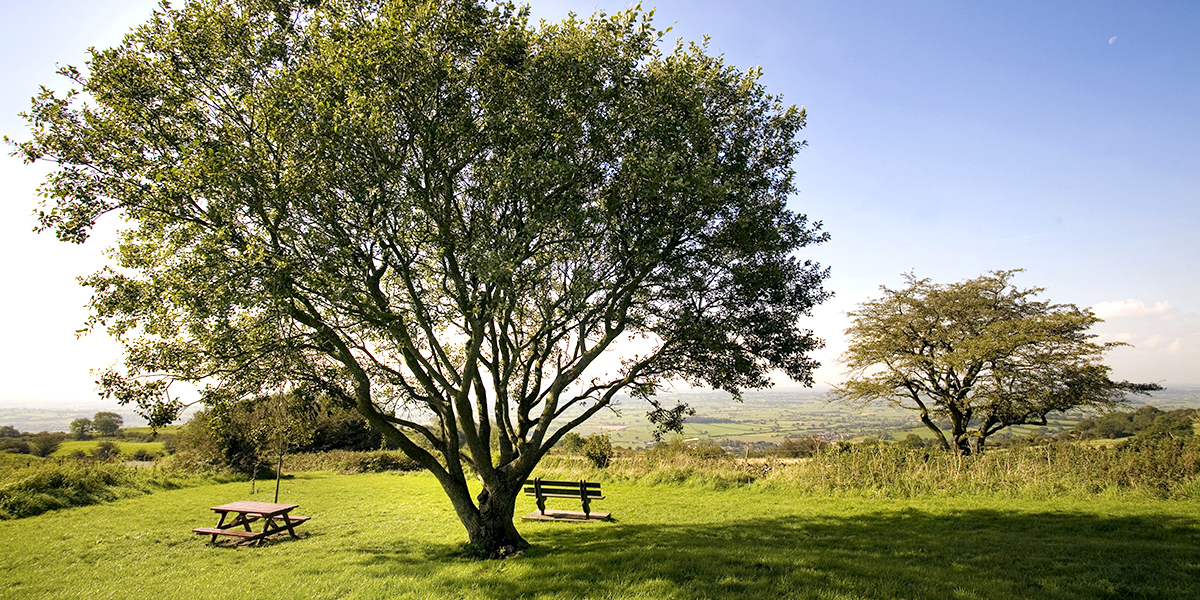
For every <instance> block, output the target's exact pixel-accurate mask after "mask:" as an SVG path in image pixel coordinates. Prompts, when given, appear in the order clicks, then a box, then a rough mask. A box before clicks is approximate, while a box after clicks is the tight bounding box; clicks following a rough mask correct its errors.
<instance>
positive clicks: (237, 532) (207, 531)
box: [192, 527, 262, 538]
mask: <svg viewBox="0 0 1200 600" xmlns="http://www.w3.org/2000/svg"><path fill="white" fill-rule="evenodd" d="M192 531H193V532H195V533H200V534H204V535H232V536H236V537H243V538H252V537H258V536H260V535H262V534H261V533H256V532H253V531H243V530H241V529H217V528H216V527H197V528H195V529H193V530H192Z"/></svg>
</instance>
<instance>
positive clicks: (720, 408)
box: [578, 386, 1200, 447]
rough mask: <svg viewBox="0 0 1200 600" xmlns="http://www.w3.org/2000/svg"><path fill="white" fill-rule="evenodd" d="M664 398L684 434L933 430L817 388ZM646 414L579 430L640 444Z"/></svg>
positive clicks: (623, 410)
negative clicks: (833, 398) (678, 414)
mask: <svg viewBox="0 0 1200 600" xmlns="http://www.w3.org/2000/svg"><path fill="white" fill-rule="evenodd" d="M661 399H662V400H663V402H664V404H671V403H673V401H674V400H675V399H681V400H683V401H685V402H687V403H688V404H690V405H691V406H692V407H693V408H695V409H696V415H695V416H694V417H691V418H690V419H689V420H688V423H687V424H686V425H684V430H683V436H684V437H685V438H707V439H711V440H713V441H716V442H721V441H725V440H730V441H738V442H774V443H779V442H781V441H783V440H784V439H785V438H788V437H802V436H808V435H817V436H825V437H831V438H838V439H846V440H853V439H859V438H863V437H868V436H869V437H876V438H886V439H893V440H903V439H904V438H905V437H906V436H907V435H908V434H910V433H915V434H917V435H920V436H921V437H932V435H933V434H932V433H931V432H930V431H929V430H928V429H927V428H925V427H924V426H922V425H921V423H920V422H919V421H918V420H917V418H916V415H915V413H914V412H912V411H907V410H903V409H899V408H895V407H892V406H887V405H883V404H881V405H878V406H877V405H871V406H868V407H866V408H863V409H858V408H853V407H849V406H845V405H842V404H837V403H830V402H827V401H826V400H825V393H824V392H817V391H791V392H770V391H766V392H746V393H745V394H744V400H745V401H744V402H741V403H738V402H735V401H734V400H733V399H732V398H730V397H729V395H727V394H724V393H719V392H695V393H679V394H662V395H661ZM1131 400H1132V402H1131V404H1132V405H1133V406H1134V407H1136V406H1140V405H1142V404H1152V405H1154V406H1157V407H1159V408H1161V409H1163V410H1171V409H1175V408H1200V387H1194V386H1185V387H1180V388H1175V389H1167V390H1164V391H1162V392H1156V393H1155V394H1154V395H1153V396H1150V397H1144V396H1133V397H1131ZM645 414H646V406H645V404H644V403H641V402H639V401H637V400H631V399H625V400H624V401H623V402H622V405H621V406H619V407H618V412H617V413H613V412H609V411H605V412H602V413H600V414H598V415H596V416H595V417H593V418H592V420H590V421H588V423H587V425H584V426H583V427H580V428H579V430H578V431H579V432H580V433H581V434H584V435H587V434H590V433H596V432H605V433H608V435H609V437H610V438H611V439H612V442H613V443H614V444H617V445H621V446H631V447H639V446H641V445H644V444H647V443H650V442H651V441H652V440H653V439H654V437H653V435H652V434H651V426H650V425H649V424H648V423H647V422H646V417H645ZM1082 417H1083V415H1082V414H1081V413H1071V414H1068V415H1061V416H1059V417H1058V418H1054V419H1051V420H1050V422H1049V423H1047V425H1046V426H1045V427H1038V426H1022V427H1012V428H1010V429H1008V430H1007V431H1008V433H1009V435H1012V436H1017V437H1022V436H1026V435H1029V434H1030V433H1033V432H1037V431H1045V432H1046V433H1050V434H1053V433H1058V432H1060V431H1067V430H1070V429H1073V428H1074V427H1075V425H1076V424H1077V423H1078V422H1079V420H1080V419H1081V418H1082Z"/></svg>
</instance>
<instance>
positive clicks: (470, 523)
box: [446, 481, 529, 558]
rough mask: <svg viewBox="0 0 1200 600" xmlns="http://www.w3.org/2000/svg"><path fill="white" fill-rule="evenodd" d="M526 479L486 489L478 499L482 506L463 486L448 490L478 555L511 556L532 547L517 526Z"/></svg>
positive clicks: (473, 553)
mask: <svg viewBox="0 0 1200 600" xmlns="http://www.w3.org/2000/svg"><path fill="white" fill-rule="evenodd" d="M521 484H522V481H516V482H515V483H507V482H506V484H505V485H503V486H501V487H500V489H497V490H488V489H486V488H485V489H484V490H483V491H482V492H480V493H479V496H478V497H477V498H476V501H477V502H478V507H476V505H475V503H473V502H471V497H470V495H469V494H467V493H466V491H465V490H464V489H462V488H458V487H455V488H454V489H453V490H450V489H447V490H446V491H447V493H448V494H449V496H450V501H451V503H453V504H454V508H455V511H456V512H457V513H458V518H459V520H461V521H462V524H463V526H464V527H466V529H467V539H468V546H469V548H470V550H469V552H470V554H471V555H472V556H475V557H477V558H507V557H509V556H512V555H514V554H516V553H517V552H519V551H521V550H524V549H526V548H528V547H529V542H527V541H525V538H523V537H521V534H520V533H518V532H517V528H516V526H514V525H513V514H514V513H515V512H516V506H517V496H518V495H519V494H520V493H521Z"/></svg>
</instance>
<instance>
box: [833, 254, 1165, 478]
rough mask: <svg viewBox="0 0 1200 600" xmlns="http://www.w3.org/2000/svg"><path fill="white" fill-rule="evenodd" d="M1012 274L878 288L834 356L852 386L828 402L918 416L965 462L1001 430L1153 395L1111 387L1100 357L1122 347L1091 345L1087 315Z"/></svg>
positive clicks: (1139, 387) (1091, 318) (1132, 387)
mask: <svg viewBox="0 0 1200 600" xmlns="http://www.w3.org/2000/svg"><path fill="white" fill-rule="evenodd" d="M1019 272H1020V271H1019V270H1013V271H993V272H991V273H989V274H987V275H983V276H981V277H977V278H975V279H970V280H967V281H962V282H960V283H954V284H935V283H933V282H931V281H930V280H929V279H917V278H916V277H915V276H913V275H906V276H905V281H906V282H907V285H906V286H905V287H903V288H901V289H889V288H887V287H881V288H880V289H881V290H882V291H883V296H882V297H881V298H879V299H875V300H868V301H867V302H865V303H863V304H861V305H859V307H858V309H857V310H855V311H854V312H851V313H850V316H851V317H853V318H854V321H853V325H851V327H850V328H849V329H847V330H846V334H847V335H848V336H849V338H850V345H849V348H848V349H847V350H846V352H845V354H843V356H842V362H843V363H844V364H845V365H846V367H847V370H848V372H849V375H850V377H849V378H848V379H847V380H846V382H845V383H843V384H841V385H839V386H836V387H835V388H834V390H833V392H832V396H833V398H835V399H837V400H840V401H843V402H849V403H867V402H871V401H874V400H885V401H888V402H890V403H892V404H893V405H895V406H899V407H902V408H907V409H911V410H913V411H916V412H917V413H918V414H919V416H920V420H921V422H922V423H924V424H925V426H926V427H928V428H929V429H930V430H931V431H933V433H934V434H935V435H936V436H937V439H938V441H939V442H940V444H941V446H942V447H943V448H946V449H951V448H954V449H957V450H958V451H959V452H962V453H964V454H967V453H970V452H972V451H975V450H978V449H979V448H981V447H982V446H983V444H984V442H985V440H986V439H987V438H988V436H990V435H992V434H994V433H996V432H997V431H1000V430H1001V429H1004V428H1005V427H1009V426H1013V425H1030V424H1032V425H1045V424H1046V417H1047V415H1049V414H1051V413H1056V412H1066V411H1069V410H1073V409H1076V408H1083V407H1095V408H1110V407H1113V406H1117V405H1118V404H1120V403H1121V402H1123V401H1124V400H1125V395H1126V394H1127V393H1129V392H1133V393H1145V392H1148V391H1151V390H1156V389H1161V388H1160V387H1159V386H1157V385H1155V384H1133V383H1129V382H1125V381H1121V382H1118V381H1113V380H1111V379H1109V377H1108V372H1109V368H1108V367H1107V366H1105V365H1104V364H1102V363H1101V362H1100V359H1101V357H1102V356H1103V354H1104V353H1105V352H1106V351H1107V350H1109V349H1111V348H1113V347H1115V346H1120V345H1122V344H1120V343H1104V344H1098V343H1095V342H1093V341H1092V340H1093V338H1095V336H1094V335H1092V334H1089V333H1087V331H1088V329H1090V328H1091V326H1092V325H1094V324H1096V323H1098V322H1100V319H1099V318H1098V317H1096V315H1094V314H1092V312H1091V311H1089V310H1087V309H1079V308H1077V307H1076V306H1075V305H1072V304H1050V303H1049V302H1044V301H1039V300H1037V299H1036V296H1037V295H1038V294H1039V293H1041V292H1042V291H1043V290H1042V289H1041V288H1028V289H1019V288H1017V287H1015V286H1013V285H1012V284H1011V283H1010V280H1011V279H1012V277H1013V276H1014V275H1016V274H1017V273H1019ZM942 419H948V421H949V422H948V425H949V427H944V426H943V425H942V424H939V422H938V421H939V420H942ZM946 429H948V431H946Z"/></svg>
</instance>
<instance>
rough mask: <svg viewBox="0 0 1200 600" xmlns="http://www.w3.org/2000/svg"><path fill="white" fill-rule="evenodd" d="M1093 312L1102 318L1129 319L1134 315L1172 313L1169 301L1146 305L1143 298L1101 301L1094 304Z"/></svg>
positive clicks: (1165, 314)
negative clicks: (1151, 305)
mask: <svg viewBox="0 0 1200 600" xmlns="http://www.w3.org/2000/svg"><path fill="white" fill-rule="evenodd" d="M1092 312H1094V313H1096V316H1097V317H1100V318H1101V319H1127V318H1134V317H1155V316H1168V315H1170V314H1171V304H1170V303H1169V302H1155V303H1154V307H1153V308H1151V307H1148V306H1146V303H1145V302H1142V301H1141V300H1133V299H1129V300H1115V301H1112V302H1100V303H1098V304H1096V305H1094V306H1092Z"/></svg>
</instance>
